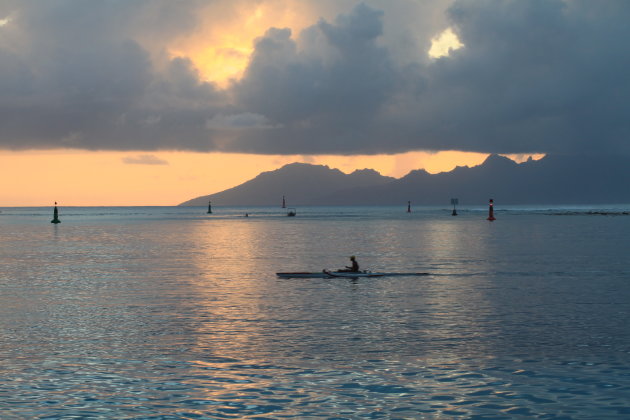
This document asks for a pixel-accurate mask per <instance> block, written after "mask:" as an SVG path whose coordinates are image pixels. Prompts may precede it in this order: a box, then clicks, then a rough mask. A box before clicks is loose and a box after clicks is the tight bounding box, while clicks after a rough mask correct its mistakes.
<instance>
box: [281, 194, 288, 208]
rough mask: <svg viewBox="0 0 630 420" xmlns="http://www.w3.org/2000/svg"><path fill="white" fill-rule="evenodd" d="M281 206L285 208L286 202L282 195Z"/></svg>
mask: <svg viewBox="0 0 630 420" xmlns="http://www.w3.org/2000/svg"><path fill="white" fill-rule="evenodd" d="M282 208H283V209H286V208H287V203H286V201H284V195H283V196H282Z"/></svg>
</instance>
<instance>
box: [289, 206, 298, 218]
mask: <svg viewBox="0 0 630 420" xmlns="http://www.w3.org/2000/svg"><path fill="white" fill-rule="evenodd" d="M296 214H297V212H296V211H295V209H294V208H289V211H288V212H287V216H289V217H293V216H295V215H296Z"/></svg>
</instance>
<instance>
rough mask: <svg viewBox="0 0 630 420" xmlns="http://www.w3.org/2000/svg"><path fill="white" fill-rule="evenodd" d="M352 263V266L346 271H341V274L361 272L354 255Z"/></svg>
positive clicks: (347, 267)
mask: <svg viewBox="0 0 630 420" xmlns="http://www.w3.org/2000/svg"><path fill="white" fill-rule="evenodd" d="M350 261H352V266H350V267H349V266H346V268H345V269H341V270H339V271H340V272H344V273H357V272H359V263H358V262H357V259H356V257H355V256H354V255H353V256H351V257H350Z"/></svg>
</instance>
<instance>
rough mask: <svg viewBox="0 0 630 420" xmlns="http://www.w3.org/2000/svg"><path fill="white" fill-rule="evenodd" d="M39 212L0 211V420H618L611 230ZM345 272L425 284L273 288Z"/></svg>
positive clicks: (609, 225) (626, 350)
mask: <svg viewBox="0 0 630 420" xmlns="http://www.w3.org/2000/svg"><path fill="white" fill-rule="evenodd" d="M60 210H61V211H60V217H61V220H62V223H61V224H60V225H52V224H50V223H49V221H50V219H51V216H52V212H51V211H50V209H2V213H0V239H1V242H0V263H1V265H0V334H1V335H0V369H1V372H2V376H0V418H3V419H4V418H88V419H89V418H163V419H171V418H173V419H175V418H191V419H193V418H201V419H225V418H228V419H229V418H235V419H237V418H260V419H262V418H268V419H271V418H291V417H294V418H327V419H333V418H334V419H343V418H346V419H354V418H388V419H389V418H427V419H433V418H440V419H450V418H470V419H511V418H541V419H607V418H611V419H612V418H619V419H624V418H630V328H629V327H628V319H629V313H630V287H629V281H630V262H629V257H628V250H630V239H629V233H630V216H627V215H623V214H622V213H619V212H617V211H613V212H609V211H608V210H607V211H606V213H607V214H602V212H599V213H592V212H591V213H589V211H590V210H589V209H570V211H568V210H567V209H540V208H539V209H535V208H526V209H508V210H502V209H497V212H496V216H497V220H496V221H495V222H493V223H490V222H487V221H486V220H485V214H484V209H477V210H475V209H472V210H466V209H462V210H461V211H460V216H458V217H452V216H450V211H449V209H417V210H415V211H414V212H413V213H411V214H406V213H404V210H405V208H403V209H398V208H309V209H298V215H297V217H294V218H287V217H286V216H284V215H283V214H282V213H281V212H280V210H279V209H268V208H258V209H239V208H231V209H221V208H216V209H214V210H215V212H214V214H212V215H207V214H205V213H204V209H201V208H66V209H64V208H62V209H60ZM596 210H598V211H600V210H601V209H596ZM245 211H247V212H249V215H250V217H248V218H245V217H242V215H243V214H244V213H245ZM349 255H356V256H357V259H358V261H359V262H360V264H361V265H362V268H368V269H372V270H386V271H400V272H402V271H405V272H416V271H428V272H430V273H431V275H430V276H427V277H391V278H388V277H383V278H367V279H365V278H364V279H359V280H348V279H292V280H283V279H278V278H276V276H275V273H276V272H277V271H304V270H309V271H320V270H321V269H323V268H337V267H340V266H343V265H346V264H348V256H349Z"/></svg>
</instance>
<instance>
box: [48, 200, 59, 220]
mask: <svg viewBox="0 0 630 420" xmlns="http://www.w3.org/2000/svg"><path fill="white" fill-rule="evenodd" d="M50 223H54V224H57V223H61V220H59V210H57V202H56V201H55V209H54V210H53V219H52V220H51V221H50Z"/></svg>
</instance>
